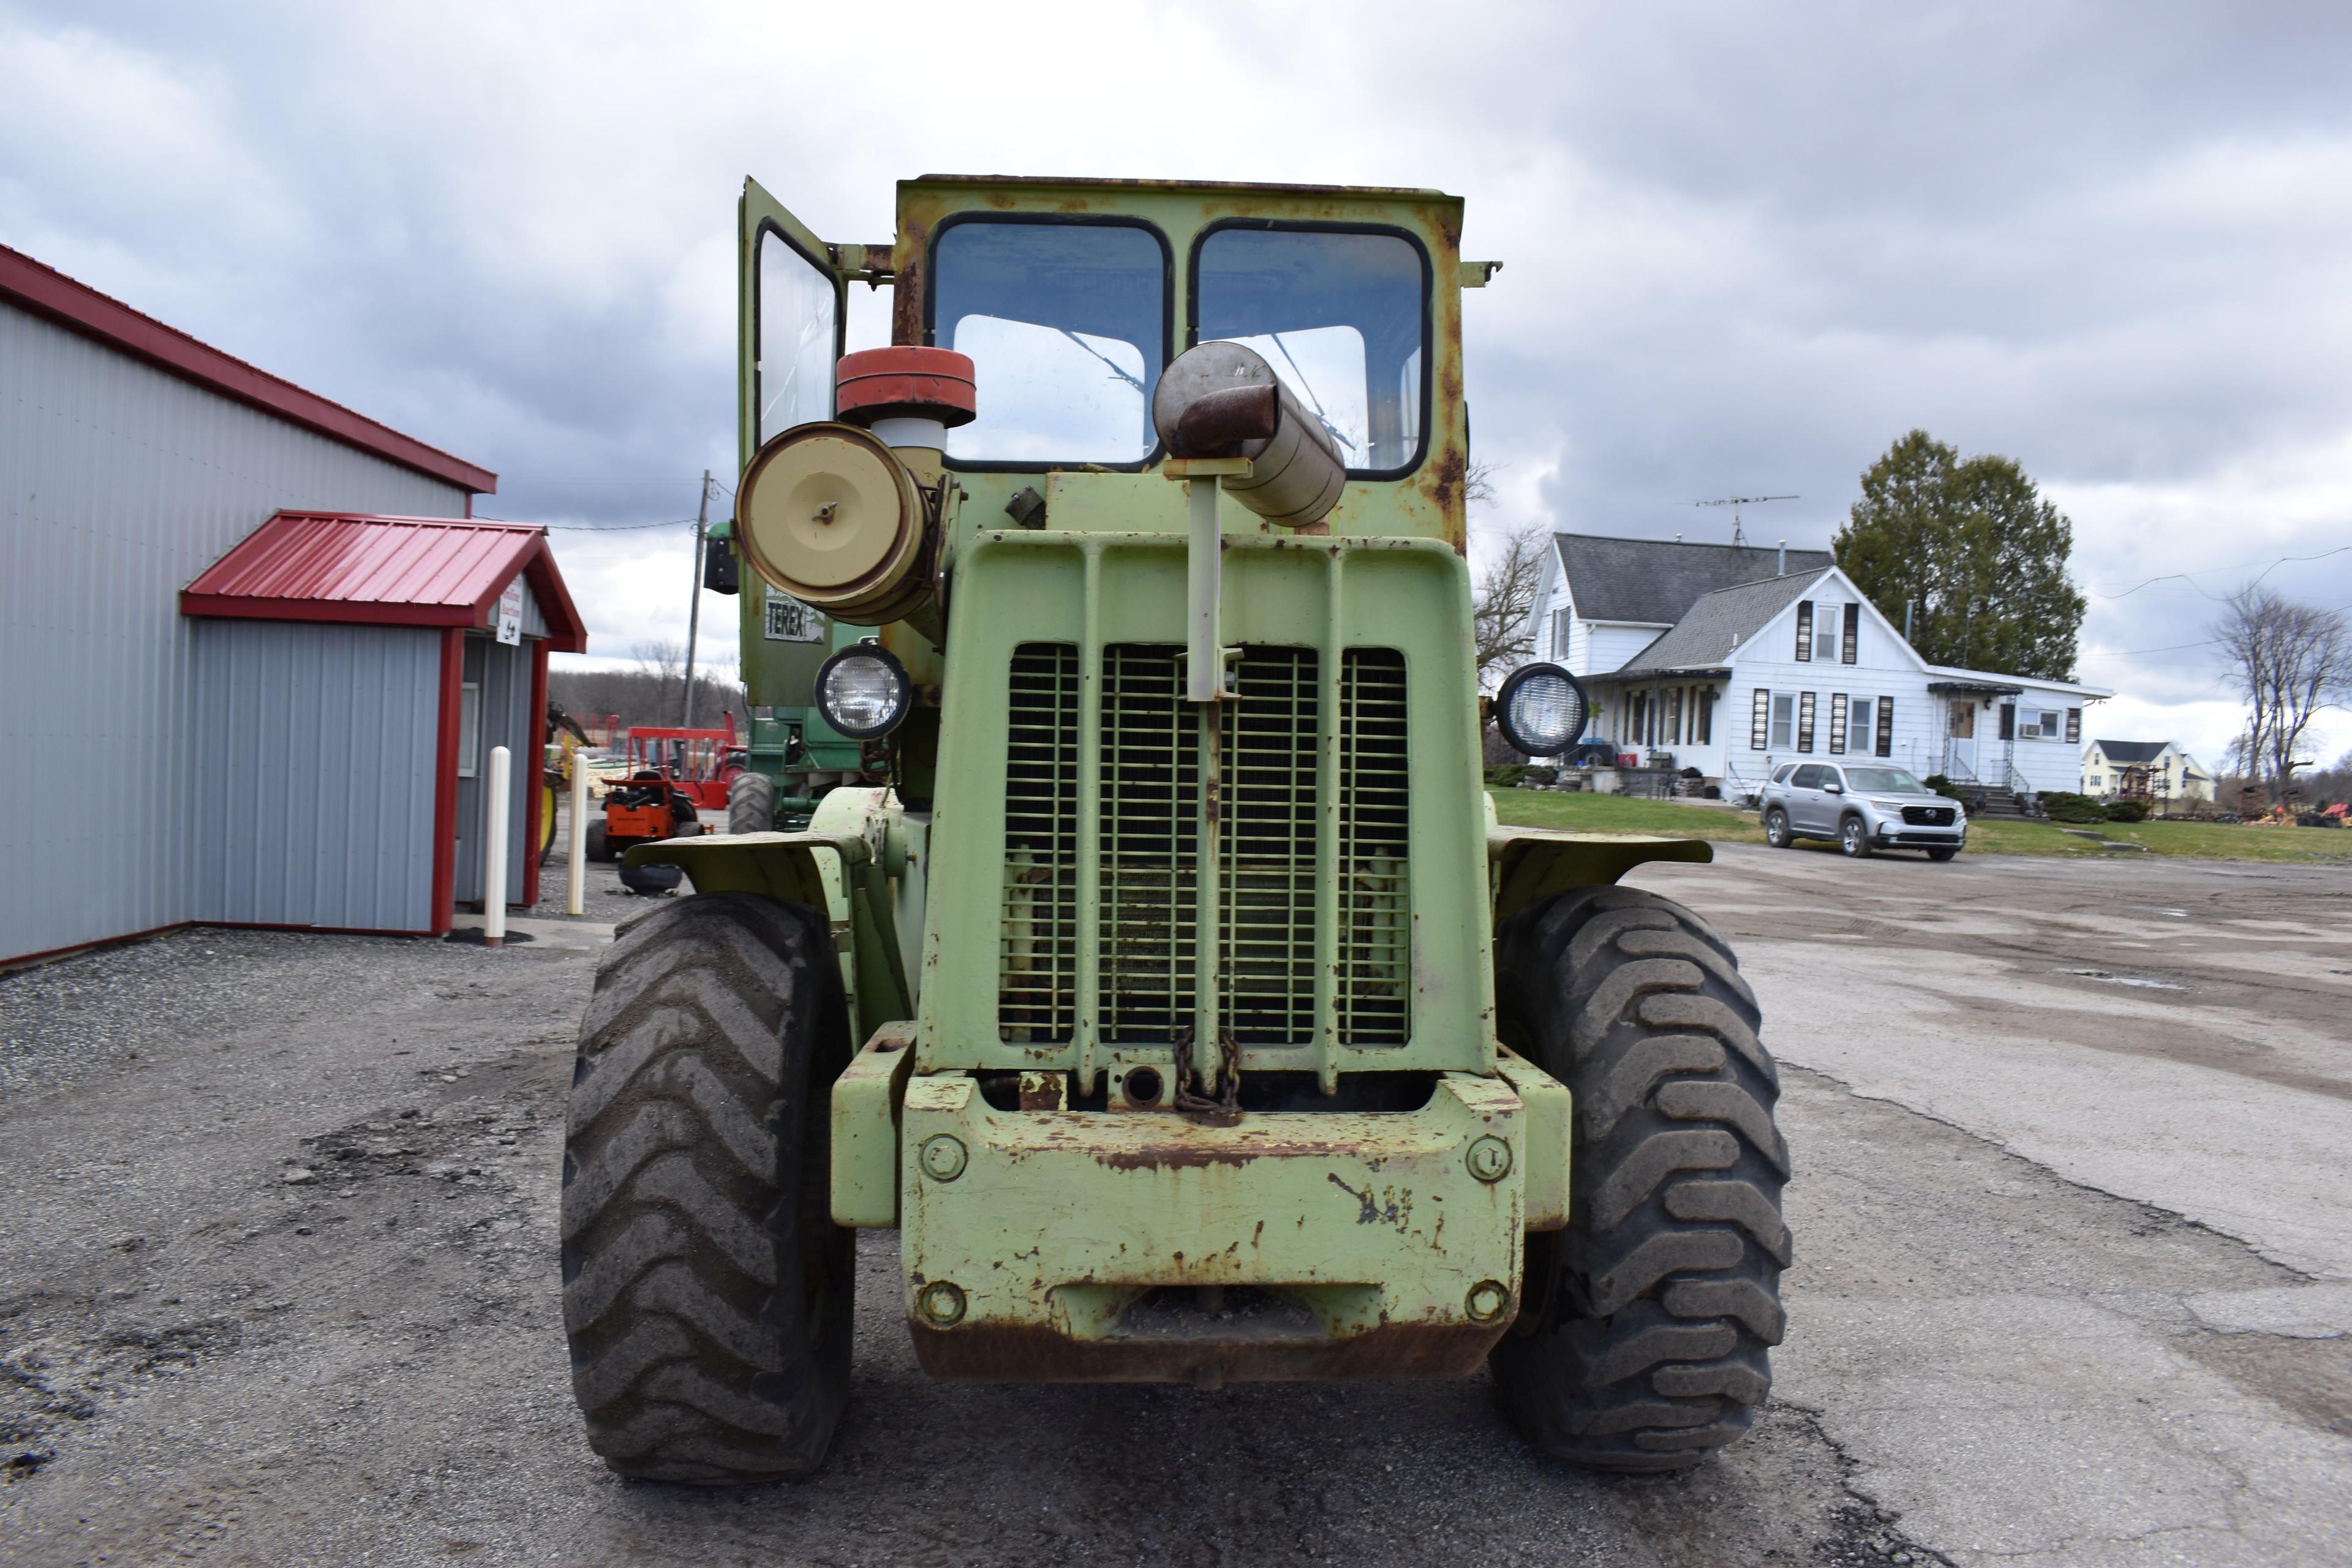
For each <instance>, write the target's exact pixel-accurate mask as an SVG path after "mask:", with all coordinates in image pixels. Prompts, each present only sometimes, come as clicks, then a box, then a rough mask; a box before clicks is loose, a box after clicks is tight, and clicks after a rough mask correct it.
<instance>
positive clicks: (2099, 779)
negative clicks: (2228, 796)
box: [2083, 741, 2213, 800]
mask: <svg viewBox="0 0 2352 1568" xmlns="http://www.w3.org/2000/svg"><path fill="white" fill-rule="evenodd" d="M2083 793H2084V794H2085V795H2097V796H2098V797H2099V798H2100V799H2102V800H2211V799H2212V798H2213V775H2212V774H2211V773H2209V772H2207V771H2206V769H2205V766H2204V764H2203V763H2200V762H2199V761H2198V760H2197V759H2196V758H2194V757H2192V756H2190V755H2189V753H2188V752H2184V751H2182V750H2181V749H2180V748H2179V746H2178V745H2177V744H2175V743H2174V742H2170V741H2093V742H2091V743H2090V745H2089V746H2087V747H2085V748H2084V752H2083Z"/></svg>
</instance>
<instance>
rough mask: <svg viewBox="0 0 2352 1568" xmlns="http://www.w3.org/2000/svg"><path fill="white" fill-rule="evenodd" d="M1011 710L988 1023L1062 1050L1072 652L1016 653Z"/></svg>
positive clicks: (1072, 849)
mask: <svg viewBox="0 0 2352 1568" xmlns="http://www.w3.org/2000/svg"><path fill="white" fill-rule="evenodd" d="M1077 732H1078V650H1077V649H1076V648H1074V647H1069V646H1068V645H1067V644H1061V643H1024V644H1023V645H1022V646H1021V647H1019V648H1017V649H1015V650H1014V652H1013V682H1012V722H1011V723H1010V725H1009V726H1008V727H1007V731H1006V742H1007V744H1006V747H1005V753H1004V904H1003V921H1002V923H1001V925H1000V928H999V930H1000V934H999V936H998V938H997V941H998V943H999V956H998V973H999V979H998V985H997V1003H996V1009H997V1023H998V1026H1000V1028H1001V1029H1002V1031H1003V1037H1004V1038H1006V1039H1008V1040H1029V1041H1039V1042H1047V1043H1051V1042H1058V1041H1066V1040H1068V1039H1069V1038H1070V1037H1071V1036H1072V1035H1073V1033H1074V1032H1075V1028H1076V1018H1077V1005H1078V965H1077V952H1078V879H1077V868H1078V752H1077V746H1076V736H1077Z"/></svg>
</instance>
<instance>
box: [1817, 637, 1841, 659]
mask: <svg viewBox="0 0 2352 1568" xmlns="http://www.w3.org/2000/svg"><path fill="white" fill-rule="evenodd" d="M1837 656H1838V639H1837V633H1835V632H1823V633H1822V635H1821V636H1819V637H1815V638H1814V639H1813V657H1814V658H1817V659H1819V660H1820V661H1821V662H1822V663H1823V664H1834V663H1836V662H1837Z"/></svg>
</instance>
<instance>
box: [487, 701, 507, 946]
mask: <svg viewBox="0 0 2352 1568" xmlns="http://www.w3.org/2000/svg"><path fill="white" fill-rule="evenodd" d="M512 760H513V759H512V756H511V754H510V753H509V752H508V751H507V749H506V748H505V747H504V746H492V747H491V748H490V778H489V785H490V787H489V790H488V795H489V800H488V806H487V813H488V822H487V823H486V824H485V830H484V832H483V834H482V945H483V946H484V947H498V946H500V945H502V944H503V943H504V942H506V940H507V805H508V794H509V791H508V787H507V786H508V784H509V777H508V774H509V771H510V770H509V763H511V762H512Z"/></svg>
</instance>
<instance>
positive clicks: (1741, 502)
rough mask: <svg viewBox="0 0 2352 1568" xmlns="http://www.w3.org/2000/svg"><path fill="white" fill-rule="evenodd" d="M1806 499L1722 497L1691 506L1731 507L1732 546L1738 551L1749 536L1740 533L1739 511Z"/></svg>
mask: <svg viewBox="0 0 2352 1568" xmlns="http://www.w3.org/2000/svg"><path fill="white" fill-rule="evenodd" d="M1804 499H1805V498H1804V497H1802V496H1721V497H1718V498H1717V499H1716V500H1701V501H1693V502H1692V503H1691V504H1692V505H1693V506H1727V507H1729V508H1730V509H1731V546H1732V548H1733V549H1735V550H1737V549H1738V548H1739V547H1740V546H1741V545H1743V544H1745V543H1747V542H1748V536H1747V535H1746V534H1744V533H1742V532H1741V531H1739V509H1740V508H1741V507H1743V506H1760V505H1762V504H1763V503H1764V502H1766V501H1768V500H1804Z"/></svg>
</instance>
